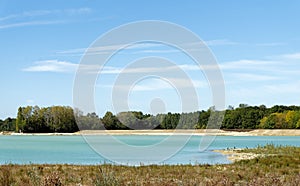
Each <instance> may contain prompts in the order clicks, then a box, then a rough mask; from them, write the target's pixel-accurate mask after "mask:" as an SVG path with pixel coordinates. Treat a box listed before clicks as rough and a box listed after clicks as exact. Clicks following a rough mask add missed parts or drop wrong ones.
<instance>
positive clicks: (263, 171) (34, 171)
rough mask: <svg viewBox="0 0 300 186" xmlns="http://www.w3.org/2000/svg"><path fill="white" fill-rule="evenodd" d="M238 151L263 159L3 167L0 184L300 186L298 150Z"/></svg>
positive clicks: (299, 149)
mask: <svg viewBox="0 0 300 186" xmlns="http://www.w3.org/2000/svg"><path fill="white" fill-rule="evenodd" d="M241 152H251V153H263V154H264V155H265V156H261V157H257V158H255V159H251V160H242V161H238V162H235V163H233V164H227V165H195V166H192V165H162V166H157V165H150V166H139V167H128V166H117V165H94V166H83V165H2V166H0V185H57V186H59V185H275V186H276V185H290V186H298V185H300V156H299V154H300V147H289V146H279V147H275V146H273V145H267V146H265V147H258V148H256V149H244V150H241Z"/></svg>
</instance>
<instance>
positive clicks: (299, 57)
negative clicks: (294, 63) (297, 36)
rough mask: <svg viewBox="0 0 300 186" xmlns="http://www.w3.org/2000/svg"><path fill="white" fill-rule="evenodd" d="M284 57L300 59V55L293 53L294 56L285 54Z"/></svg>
mask: <svg viewBox="0 0 300 186" xmlns="http://www.w3.org/2000/svg"><path fill="white" fill-rule="evenodd" d="M282 57H284V58H287V59H300V53H293V54H285V55H282Z"/></svg>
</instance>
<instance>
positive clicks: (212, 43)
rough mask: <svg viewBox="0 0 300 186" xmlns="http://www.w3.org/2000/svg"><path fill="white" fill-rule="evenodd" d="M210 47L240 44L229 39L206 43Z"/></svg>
mask: <svg viewBox="0 0 300 186" xmlns="http://www.w3.org/2000/svg"><path fill="white" fill-rule="evenodd" d="M205 43H206V44H207V45H208V46H224V45H239V44H240V43H238V42H234V41H230V40H228V39H215V40H208V41H205Z"/></svg>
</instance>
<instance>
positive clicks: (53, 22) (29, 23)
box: [0, 20, 66, 29]
mask: <svg viewBox="0 0 300 186" xmlns="http://www.w3.org/2000/svg"><path fill="white" fill-rule="evenodd" d="M65 22H66V21H63V20H61V21H59V20H58V21H29V22H20V23H12V24H5V25H0V29H4V28H13V27H23V26H34V25H52V24H61V23H65Z"/></svg>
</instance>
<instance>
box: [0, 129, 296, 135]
mask: <svg viewBox="0 0 300 186" xmlns="http://www.w3.org/2000/svg"><path fill="white" fill-rule="evenodd" d="M172 134H174V135H197V136H204V135H217V136H300V129H257V130H251V131H242V132H239V131H228V130H226V131H225V130H219V129H198V130H183V129H180V130H83V131H79V132H75V133H13V132H1V133H0V135H41V136H42V135H43V136H45V135H46V136H47V135H49V136H50V135H53V136H57V135H65V136H71V135H172Z"/></svg>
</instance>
